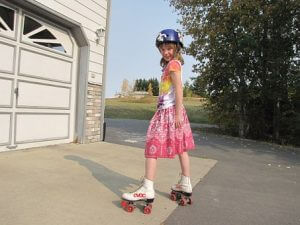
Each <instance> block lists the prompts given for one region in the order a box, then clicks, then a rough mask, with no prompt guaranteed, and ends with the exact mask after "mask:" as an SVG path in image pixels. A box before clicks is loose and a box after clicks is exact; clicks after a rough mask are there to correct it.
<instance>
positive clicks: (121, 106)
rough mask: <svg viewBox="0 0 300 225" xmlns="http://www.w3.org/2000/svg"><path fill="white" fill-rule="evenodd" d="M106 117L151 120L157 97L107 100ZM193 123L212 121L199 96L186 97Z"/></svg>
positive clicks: (187, 109)
mask: <svg viewBox="0 0 300 225" xmlns="http://www.w3.org/2000/svg"><path fill="white" fill-rule="evenodd" d="M105 102H106V103H105V118H118V119H139V120H150V119H151V118H152V116H153V114H154V113H155V111H156V102H157V97H145V98H142V99H135V98H114V99H106V100H105ZM183 103H184V106H185V109H186V111H187V114H188V117H189V120H190V122H191V123H210V122H209V120H208V116H207V112H205V110H204V109H203V106H202V105H203V102H201V101H200V99H199V98H184V100H183Z"/></svg>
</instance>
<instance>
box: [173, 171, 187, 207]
mask: <svg viewBox="0 0 300 225" xmlns="http://www.w3.org/2000/svg"><path fill="white" fill-rule="evenodd" d="M171 190H172V191H171V194H170V199H171V200H172V201H178V204H179V205H182V206H185V205H187V204H192V199H191V196H192V184H191V179H190V177H186V176H184V175H183V174H181V177H180V180H179V181H178V183H177V184H175V185H173V186H172V187H171Z"/></svg>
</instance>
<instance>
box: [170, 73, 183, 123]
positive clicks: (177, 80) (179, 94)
mask: <svg viewBox="0 0 300 225" xmlns="http://www.w3.org/2000/svg"><path fill="white" fill-rule="evenodd" d="M171 79H172V83H173V86H174V89H175V127H176V128H180V127H181V126H182V123H183V118H182V112H181V110H182V101H183V90H182V81H181V74H180V71H178V72H171Z"/></svg>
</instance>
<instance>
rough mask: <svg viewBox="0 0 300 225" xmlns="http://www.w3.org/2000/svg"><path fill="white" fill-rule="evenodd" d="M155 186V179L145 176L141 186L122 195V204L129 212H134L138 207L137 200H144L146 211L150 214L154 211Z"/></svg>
mask: <svg viewBox="0 0 300 225" xmlns="http://www.w3.org/2000/svg"><path fill="white" fill-rule="evenodd" d="M154 196H155V192H154V188H153V181H151V180H148V179H146V178H144V180H143V182H142V184H141V186H140V187H139V188H138V189H137V190H136V191H134V192H129V193H124V194H123V195H122V199H123V200H122V202H121V206H122V207H123V208H124V209H125V210H126V211H127V212H133V210H134V209H135V208H136V204H135V203H136V202H138V201H143V202H145V206H144V213H145V214H150V213H151V211H152V203H153V201H154Z"/></svg>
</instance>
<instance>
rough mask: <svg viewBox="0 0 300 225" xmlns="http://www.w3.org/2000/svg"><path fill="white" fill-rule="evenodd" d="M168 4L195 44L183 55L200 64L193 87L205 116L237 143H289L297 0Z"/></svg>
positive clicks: (197, 0)
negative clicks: (202, 97)
mask: <svg viewBox="0 0 300 225" xmlns="http://www.w3.org/2000/svg"><path fill="white" fill-rule="evenodd" d="M169 2H170V4H171V5H172V6H174V7H175V9H176V10H177V11H178V13H179V14H180V15H181V21H180V23H181V25H182V26H183V28H184V30H185V33H186V34H188V35H190V36H191V37H192V39H193V41H192V42H191V44H190V46H189V47H188V48H187V49H186V52H187V54H190V55H192V56H193V57H194V58H195V59H196V60H197V62H198V63H197V64H196V65H195V66H194V72H196V73H198V74H199V76H198V77H197V78H195V79H194V80H193V81H194V83H193V89H194V91H196V92H197V93H198V94H200V93H201V94H203V93H205V95H206V96H207V97H208V99H209V104H208V108H209V110H210V111H211V118H212V119H213V120H214V121H215V122H217V123H219V124H220V125H222V127H224V128H226V129H227V130H228V131H230V132H231V133H233V134H235V133H236V134H238V135H239V136H240V137H252V138H269V137H271V138H272V139H273V140H274V141H278V142H287V141H289V140H293V138H295V135H297V134H298V133H297V132H298V131H297V128H295V125H294V123H295V121H298V119H299V114H297V110H298V109H297V107H298V105H297V102H298V101H299V99H298V98H299V94H297V93H299V91H298V92H297V90H298V89H297V88H299V86H297V85H298V84H299V83H297V82H296V80H299V57H300V56H299V15H300V12H299V9H300V1H299V0H243V1H239V0H188V1H180V0H169ZM297 118H298V119H297ZM298 127H299V122H298ZM298 138H299V137H298Z"/></svg>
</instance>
